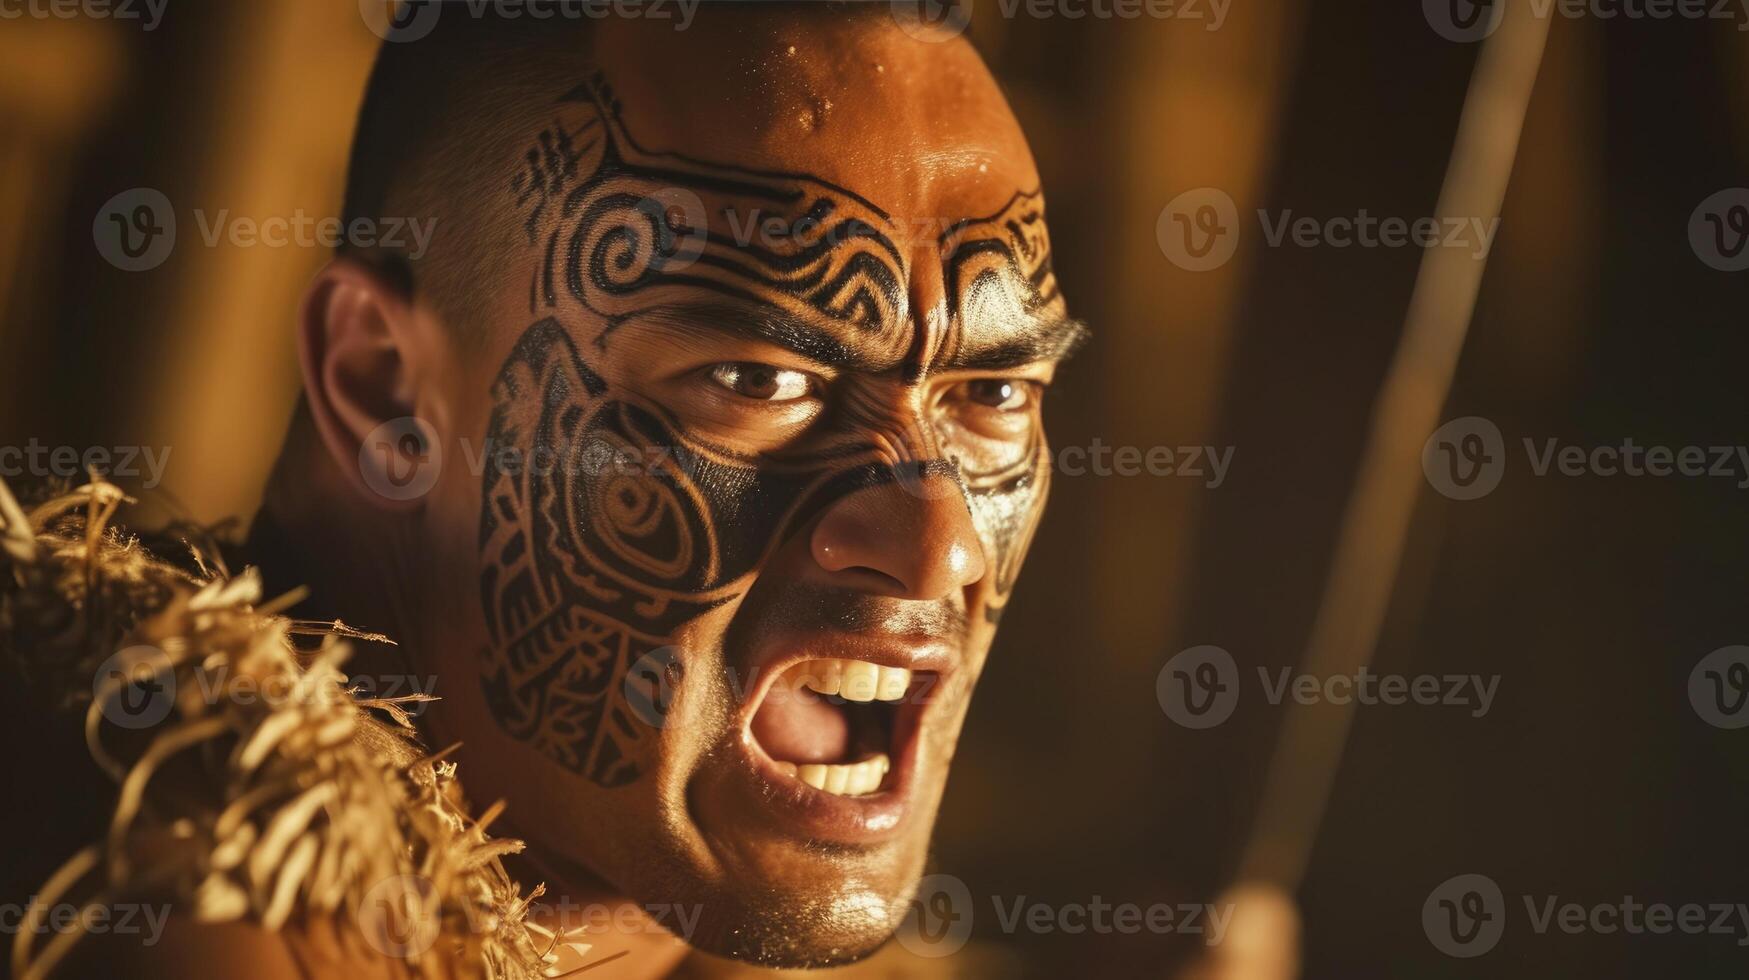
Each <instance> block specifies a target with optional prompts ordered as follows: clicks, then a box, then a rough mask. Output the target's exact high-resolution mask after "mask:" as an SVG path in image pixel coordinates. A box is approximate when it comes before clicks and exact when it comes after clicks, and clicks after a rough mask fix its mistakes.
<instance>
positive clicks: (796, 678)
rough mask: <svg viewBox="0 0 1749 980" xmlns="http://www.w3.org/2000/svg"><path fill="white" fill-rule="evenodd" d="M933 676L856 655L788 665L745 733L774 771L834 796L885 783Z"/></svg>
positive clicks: (867, 792)
mask: <svg viewBox="0 0 1749 980" xmlns="http://www.w3.org/2000/svg"><path fill="white" fill-rule="evenodd" d="M931 676H932V675H931V674H929V673H928V672H926V671H911V670H906V669H905V668H902V667H888V666H885V665H881V664H873V663H868V662H866V661H862V660H840V659H815V660H803V661H801V662H799V663H796V664H792V665H791V666H790V667H788V668H787V669H786V670H784V672H783V673H782V674H780V675H778V676H777V677H776V678H775V679H774V680H773V681H772V683H771V685H770V687H769V688H768V689H767V691H766V692H765V696H764V698H763V699H762V700H761V701H760V703H759V706H758V709H757V710H756V711H755V712H754V714H753V717H752V720H751V721H750V722H749V725H748V730H749V732H750V733H751V734H752V736H753V740H754V742H755V743H756V744H757V745H758V746H759V748H760V750H761V751H763V752H764V753H765V755H766V756H767V757H768V758H769V759H770V760H771V761H772V763H773V764H774V766H775V769H776V770H777V772H778V773H779V774H781V775H782V776H784V777H787V778H789V779H793V780H795V781H797V782H800V783H802V784H804V785H807V786H810V787H812V788H814V789H816V790H819V791H821V792H824V793H830V794H832V795H835V796H871V795H874V794H878V793H881V792H883V791H884V790H886V789H889V788H891V787H890V784H891V783H892V781H893V777H894V775H895V773H894V770H895V768H896V764H895V760H899V759H902V758H903V751H904V749H905V747H906V744H907V743H908V741H909V739H910V737H911V734H912V732H913V731H914V730H915V727H916V724H915V720H916V719H915V716H916V712H915V711H914V710H907V709H911V708H914V707H915V705H916V703H917V702H918V701H919V700H920V698H919V697H917V696H915V695H918V694H920V693H921V691H922V690H923V689H924V688H925V686H926V685H927V684H928V683H929V680H930V678H931Z"/></svg>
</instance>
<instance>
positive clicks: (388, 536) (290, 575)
mask: <svg viewBox="0 0 1749 980" xmlns="http://www.w3.org/2000/svg"><path fill="white" fill-rule="evenodd" d="M417 545H418V541H417V537H416V523H415V521H414V520H413V519H412V517H411V515H400V514H390V513H385V512H383V511H379V510H376V509H374V508H371V507H369V506H368V505H367V504H366V503H365V502H363V501H362V500H360V499H359V491H358V490H357V489H356V486H355V484H354V482H353V481H351V480H349V479H347V477H346V474H343V473H341V472H340V471H339V469H338V467H337V466H336V464H335V463H334V460H333V458H332V457H331V456H330V455H329V454H328V452H327V451H326V450H325V447H324V446H323V445H322V443H321V440H320V438H319V436H318V435H317V434H316V431H315V425H314V423H313V422H312V421H311V420H310V416H309V413H308V411H307V410H306V409H305V407H304V406H303V405H301V404H300V405H299V407H298V410H297V412H296V413H295V414H294V415H293V417H292V423H291V430H290V431H289V432H288V434H287V436H286V441H285V447H284V449H283V450H282V451H281V453H280V457H279V461H278V462H277V463H276V464H275V465H274V469H273V474H272V476H271V477H270V478H269V480H268V485H267V492H266V495H265V497H264V499H263V501H262V506H261V511H260V513H259V514H258V515H257V516H256V520H255V525H254V527H252V528H251V530H250V534H249V543H248V546H247V551H248V558H249V560H250V561H251V562H252V563H255V564H257V565H259V566H260V567H261V570H262V574H263V576H264V577H265V579H266V583H267V594H268V595H269V596H273V595H277V594H281V593H284V592H286V591H289V590H291V589H294V588H298V587H303V588H306V589H308V590H309V597H308V598H307V599H306V600H305V601H304V602H302V603H300V604H299V605H298V606H297V607H295V608H294V609H293V614H294V615H296V616H299V617H301V618H306V619H341V620H343V621H345V623H346V624H347V625H348V626H352V627H355V628H358V629H361V630H365V631H367V632H373V633H383V634H385V635H387V636H389V637H390V638H391V639H393V640H394V641H395V642H396V643H397V644H398V645H400V646H402V647H404V648H412V649H417V648H418V647H417V645H418V644H419V643H420V642H421V641H422V640H423V639H424V637H423V635H422V629H421V627H422V623H421V621H420V617H419V616H418V615H416V614H415V613H414V611H415V610H417V609H418V608H420V607H419V604H418V602H417V601H416V596H415V595H414V594H412V592H411V591H410V590H409V586H416V583H417V582H418V581H419V578H418V576H417V575H416V574H415V572H416V571H417V567H418V566H417V558H416V556H417V555H418V554H419V548H418V546H417ZM360 652H361V654H364V655H366V656H369V655H371V654H373V653H374V651H370V650H363V651H360ZM353 667H354V668H355V669H356V668H357V667H358V664H356V663H355V664H353Z"/></svg>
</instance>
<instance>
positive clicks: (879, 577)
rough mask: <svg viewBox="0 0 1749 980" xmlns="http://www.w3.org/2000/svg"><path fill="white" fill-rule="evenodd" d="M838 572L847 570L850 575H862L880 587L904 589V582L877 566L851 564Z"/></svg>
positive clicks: (899, 590) (895, 589)
mask: <svg viewBox="0 0 1749 980" xmlns="http://www.w3.org/2000/svg"><path fill="white" fill-rule="evenodd" d="M839 572H840V574H843V573H845V572H848V573H850V574H852V575H861V576H864V577H866V578H868V579H870V580H871V581H872V582H878V583H879V584H880V586H881V588H882V589H886V590H892V591H897V592H904V591H905V583H903V582H901V581H899V580H898V579H897V578H895V577H893V576H892V575H889V574H887V573H886V572H883V571H881V570H880V569H878V568H870V567H869V566H867V565H851V566H849V567H848V568H843V569H839Z"/></svg>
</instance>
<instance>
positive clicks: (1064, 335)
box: [639, 303, 1090, 374]
mask: <svg viewBox="0 0 1749 980" xmlns="http://www.w3.org/2000/svg"><path fill="white" fill-rule="evenodd" d="M639 318H640V319H647V320H651V321H654V322H656V323H657V324H659V325H661V326H664V327H668V328H670V329H673V330H678V331H682V332H687V333H697V332H703V331H709V332H712V333H717V334H726V335H728V336H731V337H738V338H741V339H745V340H753V341H759V342H762V343H767V344H772V345H774V346H777V347H782V348H783V349H785V350H787V351H790V352H792V353H794V354H797V355H799V356H801V357H804V358H807V359H808V360H810V361H813V362H815V363H817V364H822V365H825V366H826V367H830V368H835V369H838V370H841V371H862V372H867V373H871V374H878V373H880V372H883V371H890V370H893V369H894V368H897V367H899V366H900V362H897V361H891V360H888V359H885V358H880V359H877V358H873V357H869V356H868V355H866V354H863V353H861V352H858V351H855V350H853V349H851V348H850V347H848V346H846V345H845V344H844V343H843V342H842V341H840V340H838V339H837V338H836V337H833V336H831V335H830V334H828V333H826V332H825V331H823V330H821V329H820V328H819V327H818V326H815V325H814V324H812V323H810V322H808V321H807V320H805V319H802V318H800V317H797V316H795V315H793V314H791V313H789V312H787V311H784V310H780V309H776V308H769V307H763V306H747V305H742V304H739V303H676V304H664V305H660V306H654V307H651V308H649V309H647V310H644V311H642V312H641V313H640V314H639ZM1089 336H1090V331H1089V330H1088V328H1087V325H1086V323H1084V322H1083V321H1081V320H1079V319H1076V318H1074V317H1069V316H1053V317H1046V318H1037V319H1031V320H1027V321H1025V323H1024V326H1023V327H1021V329H1020V330H1019V331H1018V335H1017V336H1013V337H1009V338H1005V339H1004V340H1003V341H1002V342H1001V343H998V344H994V345H988V346H982V347H967V348H962V349H961V350H960V351H959V352H957V353H956V354H955V355H954V356H952V357H950V358H948V359H947V360H946V361H943V362H941V363H939V364H937V365H936V367H937V368H938V369H952V370H1003V369H1008V368H1016V367H1022V366H1024V365H1027V364H1034V363H1038V362H1040V361H1058V362H1061V361H1065V360H1067V359H1068V358H1069V357H1070V356H1072V355H1073V354H1074V353H1075V351H1076V350H1078V349H1080V347H1081V345H1082V344H1084V343H1085V342H1086V341H1087V338H1088V337H1089Z"/></svg>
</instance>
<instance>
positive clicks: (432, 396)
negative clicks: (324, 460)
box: [298, 258, 444, 512]
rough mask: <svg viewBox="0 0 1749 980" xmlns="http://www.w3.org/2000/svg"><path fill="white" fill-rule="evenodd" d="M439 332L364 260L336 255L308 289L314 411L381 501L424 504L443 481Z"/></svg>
mask: <svg viewBox="0 0 1749 980" xmlns="http://www.w3.org/2000/svg"><path fill="white" fill-rule="evenodd" d="M433 334H434V331H432V330H431V329H430V325H429V324H426V323H424V322H422V320H421V318H420V316H419V315H418V313H417V311H416V309H415V306H414V304H413V302H412V300H411V299H410V298H409V297H408V296H407V295H406V294H405V293H404V292H403V291H401V290H400V289H399V288H397V286H396V285H395V284H393V283H392V282H391V281H390V280H388V279H387V278H386V277H384V276H383V275H382V274H381V273H380V272H378V271H377V270H375V269H373V268H371V267H370V266H368V265H366V264H364V263H361V262H358V261H356V260H354V259H349V258H337V259H334V260H333V261H331V262H329V263H328V265H327V266H326V267H324V268H323V269H322V271H321V272H319V273H318V274H317V275H316V278H315V280H314V281H312V282H311V283H310V287H309V289H308V290H307V291H306V293H305V295H304V302H303V306H302V308H301V309H300V311H299V314H298V357H299V361H300V363H301V365H302V368H303V376H304V395H305V400H306V402H307V403H308V405H309V411H310V416H311V418H312V420H313V421H314V423H315V425H316V429H317V431H318V432H319V433H320V435H321V441H322V445H323V446H324V447H325V448H326V450H327V452H328V455H329V457H330V459H331V460H332V462H333V463H334V465H335V467H336V468H337V470H338V471H339V472H340V474H341V476H342V477H343V478H344V479H346V481H347V482H349V483H350V484H352V485H353V487H354V488H355V489H356V490H357V491H358V492H359V494H360V497H361V498H362V499H363V500H364V501H365V502H366V503H368V504H370V505H371V506H373V507H376V508H380V509H383V510H389V511H396V512H406V511H411V510H416V509H418V508H419V506H420V505H421V502H422V499H423V497H424V495H425V493H426V491H428V490H430V489H431V486H432V485H433V484H434V483H435V482H436V479H437V471H438V469H439V467H440V466H441V463H440V460H441V444H440V441H439V437H438V432H439V431H440V428H441V425H442V421H443V420H442V417H441V416H442V415H443V413H444V409H443V405H442V403H441V401H440V400H439V399H438V397H437V395H436V392H435V388H436V386H435V385H432V384H429V383H428V382H429V381H430V380H431V376H432V373H433V367H434V363H435V353H436V351H435V349H434V348H435V345H436V342H437V338H436V337H435V336H434V335H433Z"/></svg>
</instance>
